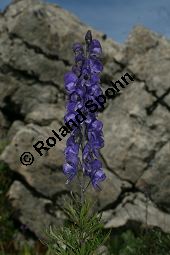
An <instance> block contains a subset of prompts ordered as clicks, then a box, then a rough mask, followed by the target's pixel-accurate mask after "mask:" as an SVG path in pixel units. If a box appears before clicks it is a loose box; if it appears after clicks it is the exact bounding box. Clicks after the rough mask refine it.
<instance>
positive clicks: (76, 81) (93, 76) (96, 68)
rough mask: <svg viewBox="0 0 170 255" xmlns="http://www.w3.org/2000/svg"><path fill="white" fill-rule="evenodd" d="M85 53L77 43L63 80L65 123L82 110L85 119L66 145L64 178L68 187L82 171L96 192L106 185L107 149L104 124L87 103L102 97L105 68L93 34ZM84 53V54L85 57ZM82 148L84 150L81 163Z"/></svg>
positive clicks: (86, 37)
mask: <svg viewBox="0 0 170 255" xmlns="http://www.w3.org/2000/svg"><path fill="white" fill-rule="evenodd" d="M85 43H86V52H85V51H84V49H83V46H82V45H81V44H80V43H74V45H73V48H72V49H73V52H74V54H75V58H74V60H75V65H74V66H73V67H72V71H70V72H68V73H66V74H65V76H64V83H65V88H66V90H67V94H68V101H67V103H66V110H67V112H66V114H65V117H64V121H65V122H68V121H69V120H70V119H72V120H73V121H75V115H77V112H75V111H76V110H77V109H79V110H80V111H81V112H82V114H84V115H85V116H86V120H84V122H83V123H81V124H79V126H78V128H74V129H72V131H71V133H70V137H69V138H68V140H67V143H66V149H65V151H64V154H65V163H64V167H63V171H64V174H65V175H66V176H67V178H68V180H67V183H69V182H71V181H72V180H73V179H74V177H75V176H76V175H77V172H78V171H79V170H81V169H80V167H82V168H83V169H82V170H83V174H84V175H85V176H88V177H89V178H90V181H91V183H92V185H93V188H94V189H100V187H99V185H98V184H99V183H100V182H101V181H104V180H105V178H106V175H105V174H104V172H103V170H102V163H101V161H100V153H99V150H100V149H101V148H102V147H103V146H104V139H103V132H102V128H103V123H102V122H101V121H100V120H97V115H98V113H97V112H91V111H89V110H88V108H86V104H85V103H86V102H87V101H88V100H94V98H95V97H97V96H99V95H103V92H102V89H101V87H100V73H101V72H102V70H103V65H102V63H101V60H100V55H101V54H102V47H101V45H100V42H99V41H98V40H96V39H92V34H91V31H90V30H88V31H87V33H86V35H85ZM84 52H85V53H84ZM80 148H81V150H82V153H81V154H82V155H81V160H80V155H79V153H80Z"/></svg>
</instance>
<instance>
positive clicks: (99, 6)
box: [0, 0, 170, 43]
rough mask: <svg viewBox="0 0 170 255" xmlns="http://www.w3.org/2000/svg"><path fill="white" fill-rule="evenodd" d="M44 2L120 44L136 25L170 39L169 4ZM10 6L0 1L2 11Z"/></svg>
mask: <svg viewBox="0 0 170 255" xmlns="http://www.w3.org/2000/svg"><path fill="white" fill-rule="evenodd" d="M44 1H45V2H51V3H56V4H59V5H60V6H61V7H63V8H65V9H67V10H69V11H71V12H72V13H74V14H75V15H77V16H78V17H79V18H80V20H81V21H83V22H85V23H86V24H89V25H91V26H92V27H94V28H96V29H98V30H100V31H102V32H103V33H106V34H107V35H108V36H109V37H111V38H113V39H114V40H115V41H117V42H120V43H123V42H124V41H125V39H126V38H127V36H128V34H129V32H130V31H131V30H132V27H133V26H135V25H144V26H145V27H147V28H149V29H151V30H153V31H155V32H159V33H161V34H162V35H165V36H166V37H168V38H170V0H141V1H140V0H105V1H101V0H85V1H83V0H82V1H80V0H44ZM9 2H11V1H10V0H0V9H1V10H3V9H4V8H5V6H7V5H8V4H9Z"/></svg>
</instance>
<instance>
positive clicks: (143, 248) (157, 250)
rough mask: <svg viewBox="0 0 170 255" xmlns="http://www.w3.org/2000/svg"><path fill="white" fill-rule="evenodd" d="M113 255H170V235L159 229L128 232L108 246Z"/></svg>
mask: <svg viewBox="0 0 170 255" xmlns="http://www.w3.org/2000/svg"><path fill="white" fill-rule="evenodd" d="M107 246H108V247H109V251H110V254H111V255H170V234H165V233H163V232H162V231H161V230H160V229H158V228H151V229H145V230H144V229H142V228H139V229H138V232H137V231H132V230H126V231H123V232H122V233H119V234H117V235H114V236H112V237H111V238H110V240H109V243H108V244H107Z"/></svg>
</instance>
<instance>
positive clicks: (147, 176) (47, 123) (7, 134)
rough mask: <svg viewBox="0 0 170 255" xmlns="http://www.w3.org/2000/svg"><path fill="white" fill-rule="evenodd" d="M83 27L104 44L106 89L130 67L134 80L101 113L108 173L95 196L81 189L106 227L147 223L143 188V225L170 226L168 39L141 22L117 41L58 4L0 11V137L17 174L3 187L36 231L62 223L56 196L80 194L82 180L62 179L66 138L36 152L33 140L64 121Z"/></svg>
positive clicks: (24, 4) (23, 1)
mask: <svg viewBox="0 0 170 255" xmlns="http://www.w3.org/2000/svg"><path fill="white" fill-rule="evenodd" d="M88 29H91V31H92V34H93V37H94V38H96V39H98V40H99V41H100V42H101V45H102V48H103V55H102V61H103V64H104V70H103V73H102V76H101V80H102V84H101V86H102V89H103V91H105V90H106V89H107V88H108V87H110V85H109V84H108V80H112V81H113V82H116V81H118V80H120V79H121V77H122V76H123V75H125V74H126V73H129V74H130V75H131V76H132V77H133V79H134V81H130V80H128V83H129V84H128V85H125V88H124V89H123V88H121V89H120V90H121V91H120V93H119V95H117V96H116V97H115V98H114V99H110V100H107V103H106V107H105V110H104V111H103V112H101V113H100V114H99V119H101V120H102V121H103V123H104V128H103V133H104V140H105V146H104V148H102V150H101V158H102V162H103V169H104V171H105V173H106V175H107V179H106V180H105V181H104V182H103V183H102V185H101V186H102V191H101V192H100V193H97V192H95V191H94V190H93V188H92V187H91V186H90V187H89V189H88V190H87V196H89V197H91V198H92V199H94V201H96V202H97V203H96V209H97V210H100V211H101V210H104V213H105V215H106V216H107V217H106V220H105V227H112V228H114V227H119V226H123V225H126V224H127V223H128V222H129V221H134V222H143V223H144V221H145V207H146V203H147V201H146V199H145V195H146V196H147V197H148V201H149V209H148V210H149V211H148V213H149V214H148V224H150V225H154V226H159V227H161V228H162V229H163V230H164V231H166V232H168V231H170V225H169V222H170V220H169V217H170V202H169V195H170V186H169V181H170V180H169V174H170V168H169V165H170V157H169V155H170V144H169V142H170V86H169V79H170V77H169V74H170V65H169V60H170V42H169V40H167V39H166V38H164V37H162V36H160V35H158V34H156V33H153V32H151V31H149V30H148V29H146V28H144V27H141V26H138V27H136V28H135V29H134V30H133V31H132V33H131V34H130V35H129V37H128V38H127V41H126V42H125V44H124V45H119V44H118V43H116V42H113V41H112V40H111V39H105V38H104V37H103V34H102V33H100V32H98V31H95V30H94V29H93V28H91V27H90V26H86V25H85V24H83V23H82V22H81V21H80V20H79V19H78V18H77V17H75V16H74V15H72V14H70V13H69V12H68V11H65V10H63V9H62V8H60V7H59V6H57V5H51V4H45V3H42V2H41V1H38V0H15V1H13V2H12V3H11V5H9V6H8V7H7V8H6V9H5V11H4V12H3V13H1V14H0V138H1V139H2V138H3V139H4V138H5V139H7V140H8V141H9V144H8V146H7V147H6V148H5V150H4V151H3V153H2V155H1V157H0V160H1V161H2V162H5V163H6V164H7V165H8V167H9V169H11V170H12V171H13V172H14V173H15V179H14V181H13V183H12V185H11V187H10V189H9V192H8V194H9V199H11V203H12V205H13V207H14V208H15V209H16V212H17V210H18V211H19V212H20V213H18V214H17V213H16V217H17V218H18V220H19V221H20V222H21V223H23V224H27V225H28V228H29V229H30V230H31V231H32V232H33V233H35V235H37V237H40V236H41V233H42V232H41V230H42V227H44V226H45V224H47V225H48V224H50V223H51V222H52V223H53V222H55V223H56V224H62V222H63V214H62V212H61V211H60V208H59V201H60V198H61V197H62V196H65V195H68V194H69V193H70V191H71V190H73V191H75V192H79V187H78V180H77V179H75V181H74V182H73V183H71V184H70V185H66V184H65V182H66V178H65V176H64V174H63V171H62V166H63V163H64V154H63V151H64V148H65V143H66V139H67V137H65V138H63V139H62V141H60V142H59V141H56V144H55V146H53V147H51V148H50V149H49V150H48V152H47V151H46V152H45V151H43V155H42V156H40V155H39V154H38V152H37V151H36V150H35V149H34V147H33V145H35V144H36V143H37V142H38V141H42V142H43V143H44V145H46V141H47V139H48V138H49V137H54V135H53V133H52V130H55V131H58V130H59V128H60V127H61V126H62V123H63V116H64V114H65V104H66V93H65V90H64V82H63V75H64V74H65V72H66V71H68V70H71V66H72V64H73V60H74V58H73V52H72V44H73V43H74V42H77V41H79V42H82V41H83V40H84V35H85V33H86V31H87V30H88ZM24 152H30V153H32V155H33V157H34V162H33V164H32V165H29V166H26V165H23V164H22V163H21V161H20V157H21V155H22V154H23V153H24ZM86 181H87V182H88V180H86ZM128 201H129V202H128ZM47 205H48V206H47ZM46 207H47V208H48V209H47V210H46V209H45V208H46ZM109 209H110V210H111V213H110V211H109ZM56 219H57V220H56Z"/></svg>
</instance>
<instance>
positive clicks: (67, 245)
mask: <svg viewBox="0 0 170 255" xmlns="http://www.w3.org/2000/svg"><path fill="white" fill-rule="evenodd" d="M85 42H86V50H85V53H84V49H83V46H82V45H81V44H79V43H75V44H74V45H73V51H74V53H75V65H74V66H73V68H72V71H71V72H68V73H66V74H65V76H64V81H65V89H66V91H67V93H68V101H67V105H66V109H67V112H66V114H65V117H64V120H65V122H66V123H67V124H68V122H69V120H70V119H73V117H75V111H77V110H78V109H80V110H81V112H82V113H83V114H84V115H87V118H86V119H85V120H84V122H81V124H80V126H79V127H77V126H76V125H74V123H73V122H72V125H71V126H70V137H69V138H68V140H67V142H66V148H65V151H64V154H65V163H64V166H63V171H64V174H65V175H66V176H67V182H66V184H68V183H70V182H72V181H73V179H74V178H75V177H77V179H78V181H79V186H80V196H79V194H75V195H73V192H72V191H71V199H70V201H69V202H68V201H66V200H65V201H64V202H65V203H64V208H63V211H64V213H65V215H66V217H67V221H66V222H65V225H64V226H63V227H60V228H56V227H52V226H50V228H49V229H46V230H45V235H46V236H47V237H48V240H41V241H42V242H43V243H44V244H46V245H47V246H48V248H49V251H50V252H51V254H52V255H53V254H57V255H97V253H96V249H97V248H98V247H99V246H100V245H102V244H104V243H105V242H106V241H107V239H108V238H109V235H110V232H109V233H108V234H107V235H106V236H105V235H104V234H103V233H102V230H103V227H104V225H103V224H102V223H101V217H102V213H99V214H98V213H97V212H93V211H92V208H93V206H94V202H92V201H87V199H86V197H85V192H86V190H87V188H88V187H89V185H90V184H92V186H93V188H94V189H95V190H97V191H98V190H99V191H101V188H100V186H99V183H100V182H101V181H104V180H105V178H106V175H105V173H104V172H103V170H102V163H101V161H100V154H99V150H100V148H102V147H103V146H104V140H103V132H102V128H103V124H102V122H101V121H99V120H97V112H96V111H94V109H93V108H94V105H90V107H87V101H92V99H93V98H94V97H96V96H98V95H102V90H101V88H100V73H101V71H102V69H103V66H102V64H101V62H100V55H101V53H102V48H101V45H100V43H99V41H98V40H96V39H92V34H91V31H90V30H88V31H87V33H86V35H85ZM87 109H89V112H88V111H87ZM86 177H87V178H89V182H88V184H86V181H85V180H86Z"/></svg>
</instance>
